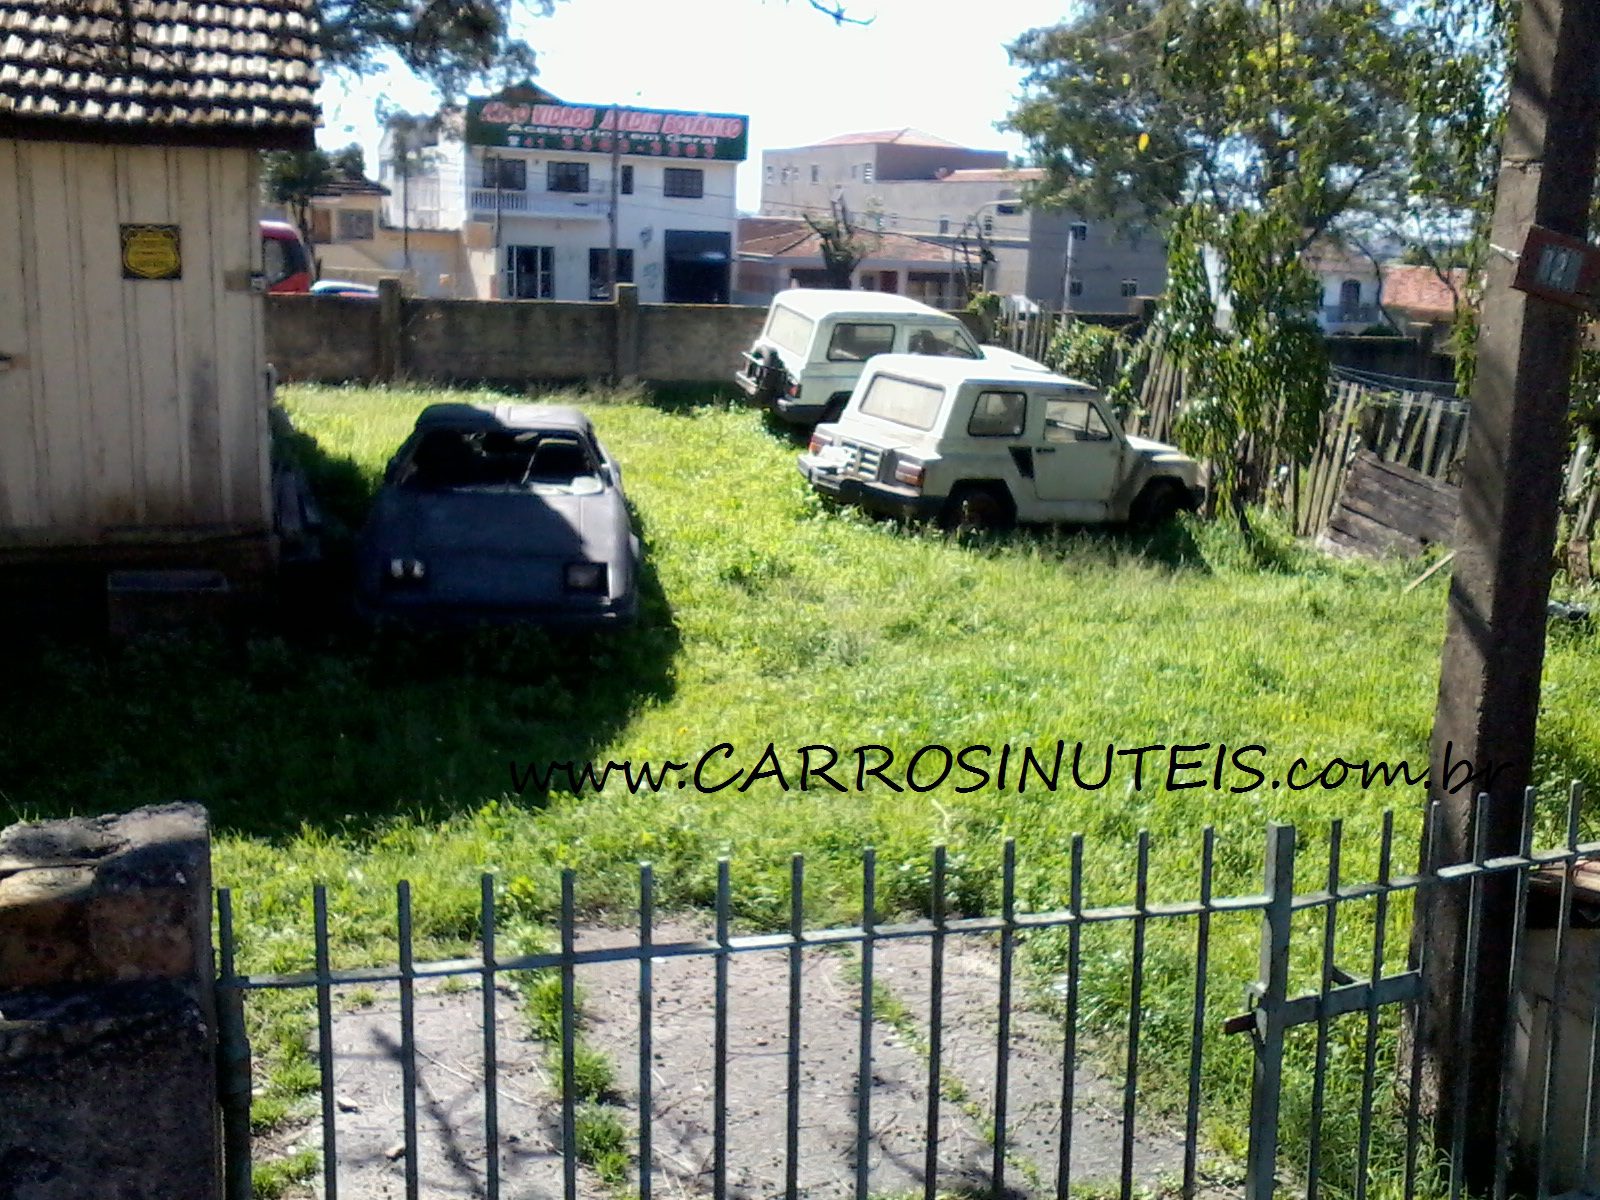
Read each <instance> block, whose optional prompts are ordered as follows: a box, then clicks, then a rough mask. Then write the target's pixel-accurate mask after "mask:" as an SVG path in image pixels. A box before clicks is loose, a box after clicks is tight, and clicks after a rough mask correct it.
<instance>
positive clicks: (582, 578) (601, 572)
mask: <svg viewBox="0 0 1600 1200" xmlns="http://www.w3.org/2000/svg"><path fill="white" fill-rule="evenodd" d="M567 590H568V591H569V592H604V591H605V590H606V565H605V563H597V562H575V563H568V564H567Z"/></svg>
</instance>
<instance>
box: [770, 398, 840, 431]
mask: <svg viewBox="0 0 1600 1200" xmlns="http://www.w3.org/2000/svg"><path fill="white" fill-rule="evenodd" d="M827 410H828V406H827V405H826V404H811V403H804V404H803V403H801V402H800V401H799V400H796V399H795V398H794V397H792V396H779V397H778V398H777V399H775V400H774V401H773V402H772V411H773V412H774V413H776V414H777V415H778V418H779V419H780V420H783V421H787V422H788V423H789V424H791V425H816V424H817V423H819V422H820V421H821V420H822V417H823V414H824V413H826V412H827Z"/></svg>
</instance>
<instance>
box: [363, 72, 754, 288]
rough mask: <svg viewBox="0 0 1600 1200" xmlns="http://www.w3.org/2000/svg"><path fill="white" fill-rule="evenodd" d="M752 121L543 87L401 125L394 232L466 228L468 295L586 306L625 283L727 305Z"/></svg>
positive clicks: (392, 175)
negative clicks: (561, 93)
mask: <svg viewBox="0 0 1600 1200" xmlns="http://www.w3.org/2000/svg"><path fill="white" fill-rule="evenodd" d="M748 132H749V120H748V118H746V117H743V116H738V115H733V114H724V113H695V112H679V111H672V110H661V109H645V108H635V107H628V106H619V105H603V104H602V105H594V104H587V105H586V104H568V103H565V102H563V101H560V100H557V99H556V98H555V97H553V96H551V95H549V93H547V92H543V91H541V90H539V89H537V88H518V89H514V90H510V91H507V92H504V93H501V94H500V95H499V96H494V97H488V98H484V99H474V100H471V101H469V102H468V104H467V106H466V109H465V111H464V113H463V112H446V113H442V114H441V115H440V117H439V118H438V119H437V120H435V121H433V122H429V123H418V122H416V121H408V122H405V123H403V124H391V126H390V128H389V129H388V130H387V131H386V132H385V135H384V139H383V144H382V147H381V148H380V152H379V158H380V168H379V171H380V174H379V179H380V181H381V182H382V183H383V184H384V185H385V186H386V187H387V188H388V189H389V195H388V196H386V197H385V198H384V208H383V211H384V221H385V224H388V225H391V226H394V227H397V228H407V227H409V228H413V229H456V230H460V231H461V239H462V246H463V253H462V255H461V266H462V269H463V271H462V273H463V276H464V277H463V279H462V280H461V285H462V286H459V287H458V289H457V292H458V294H462V295H472V296H476V297H479V298H499V299H519V300H589V299H603V298H606V297H607V296H609V295H610V288H611V264H612V261H613V252H614V255H615V264H616V268H615V275H616V282H619V283H633V284H636V285H637V286H638V289H639V299H640V300H641V301H644V302H646V303H649V302H664V303H680V304H684V303H687V304H694V303H704V304H719V303H727V302H728V300H729V299H730V298H731V294H732V274H731V269H732V261H733V240H734V232H735V227H736V221H737V214H736V208H735V201H734V173H735V171H736V170H737V169H738V164H739V163H740V162H742V161H743V159H744V157H745V154H746V147H747V145H748Z"/></svg>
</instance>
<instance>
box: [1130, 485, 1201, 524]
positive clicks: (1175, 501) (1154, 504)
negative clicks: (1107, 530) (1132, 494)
mask: <svg viewBox="0 0 1600 1200" xmlns="http://www.w3.org/2000/svg"><path fill="white" fill-rule="evenodd" d="M1188 506H1189V505H1188V498H1187V497H1186V496H1185V495H1184V490H1183V485H1182V484H1181V483H1179V482H1178V481H1177V480H1175V479H1153V480H1151V481H1150V482H1149V483H1147V484H1145V485H1144V491H1142V492H1140V493H1139V495H1138V496H1137V497H1136V498H1135V499H1134V502H1133V506H1132V507H1131V508H1130V509H1129V510H1128V520H1129V522H1130V523H1131V524H1133V525H1136V526H1138V527H1139V528H1140V529H1154V528H1156V527H1157V526H1160V525H1165V524H1166V523H1167V522H1168V521H1170V520H1172V518H1173V517H1175V516H1177V515H1178V514H1179V513H1180V512H1182V511H1183V510H1184V509H1185V508H1187V507H1188Z"/></svg>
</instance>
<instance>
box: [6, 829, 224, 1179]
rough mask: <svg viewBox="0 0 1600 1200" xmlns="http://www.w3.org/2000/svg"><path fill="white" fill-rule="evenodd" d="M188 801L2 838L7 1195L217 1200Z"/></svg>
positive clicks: (203, 832)
mask: <svg viewBox="0 0 1600 1200" xmlns="http://www.w3.org/2000/svg"><path fill="white" fill-rule="evenodd" d="M209 839H210V834H209V830H208V827H207V820H206V813H205V810H204V809H203V808H201V807H200V806H198V805H193V804H179V805H168V806H164V807H159V808H144V809H140V810H138V811H136V812H132V813H128V814H126V815H121V816H109V817H95V818H78V819H73V820H65V821H45V822H40V823H37V824H31V825H13V826H11V827H10V828H9V829H6V830H4V831H0V1196H3V1197H8V1198H14V1200H102V1198H103V1200H170V1198H172V1197H180V1196H181V1197H184V1200H217V1198H218V1197H219V1196H220V1185H219V1179H220V1175H219V1170H218V1133H217V1080H216V1066H215V1021H214V1018H213V1003H212V969H213V968H212V961H211V858H210V840H209Z"/></svg>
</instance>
